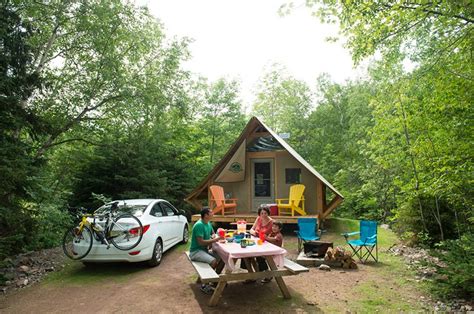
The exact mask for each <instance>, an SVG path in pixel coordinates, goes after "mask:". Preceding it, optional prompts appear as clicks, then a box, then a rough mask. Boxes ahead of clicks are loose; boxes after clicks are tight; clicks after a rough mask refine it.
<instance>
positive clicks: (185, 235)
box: [181, 225, 189, 244]
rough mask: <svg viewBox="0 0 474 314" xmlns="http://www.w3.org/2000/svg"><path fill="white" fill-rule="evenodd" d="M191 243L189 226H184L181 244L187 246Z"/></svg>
mask: <svg viewBox="0 0 474 314" xmlns="http://www.w3.org/2000/svg"><path fill="white" fill-rule="evenodd" d="M188 241H189V230H188V225H185V226H184V230H183V241H181V243H183V244H186V243H188Z"/></svg>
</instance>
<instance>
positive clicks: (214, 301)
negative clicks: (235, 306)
mask: <svg viewBox="0 0 474 314" xmlns="http://www.w3.org/2000/svg"><path fill="white" fill-rule="evenodd" d="M225 285H226V282H225V281H219V282H218V283H217V287H216V290H214V293H213V294H212V297H211V300H210V301H209V306H216V305H217V302H219V298H220V297H221V295H222V291H224V288H225Z"/></svg>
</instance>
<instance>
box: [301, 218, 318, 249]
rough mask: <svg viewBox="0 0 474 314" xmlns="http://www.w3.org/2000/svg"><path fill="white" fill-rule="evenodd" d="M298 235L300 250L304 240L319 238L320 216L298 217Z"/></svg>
mask: <svg viewBox="0 0 474 314" xmlns="http://www.w3.org/2000/svg"><path fill="white" fill-rule="evenodd" d="M295 232H296V235H297V236H298V252H301V248H302V246H303V243H304V242H307V241H316V240H319V235H318V218H298V230H297V231H295Z"/></svg>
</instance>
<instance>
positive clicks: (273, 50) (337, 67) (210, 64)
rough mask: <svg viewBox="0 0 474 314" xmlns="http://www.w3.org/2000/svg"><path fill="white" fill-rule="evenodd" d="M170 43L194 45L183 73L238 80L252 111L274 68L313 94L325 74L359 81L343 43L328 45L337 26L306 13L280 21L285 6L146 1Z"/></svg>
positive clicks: (274, 0)
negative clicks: (183, 40)
mask: <svg viewBox="0 0 474 314" xmlns="http://www.w3.org/2000/svg"><path fill="white" fill-rule="evenodd" d="M139 2H140V3H141V4H145V5H147V6H148V8H149V9H150V12H151V13H152V14H153V15H154V16H156V17H157V18H158V19H159V20H160V21H161V22H162V23H163V24H164V27H165V33H166V35H167V36H168V37H171V38H172V37H173V36H176V37H178V38H180V37H189V38H191V39H193V42H192V43H191V44H190V46H189V49H190V52H191V55H192V57H191V59H190V60H189V61H187V62H186V63H185V64H184V65H183V67H184V68H185V69H187V70H190V71H192V72H194V73H196V74H198V75H202V76H204V77H207V78H208V79H209V80H210V81H215V80H217V79H219V78H226V79H237V80H239V81H240V83H241V96H242V100H243V102H244V105H245V106H246V107H248V106H249V105H250V104H251V103H252V101H253V95H254V93H255V91H256V88H257V83H258V81H259V79H260V78H261V77H262V76H263V74H264V73H265V70H267V71H268V69H269V68H270V67H271V65H272V64H274V63H278V64H280V65H283V66H284V67H286V69H287V72H288V74H290V75H291V76H293V77H294V78H296V79H299V80H304V81H305V82H306V83H307V84H308V85H309V86H310V87H311V88H312V89H314V88H315V87H316V79H317V77H318V76H319V75H320V74H322V73H328V74H329V75H330V76H331V78H332V80H333V81H336V82H338V83H342V82H344V81H345V80H346V79H349V78H355V77H356V76H358V75H359V76H360V75H361V74H360V70H355V69H354V68H353V63H352V60H351V57H350V54H349V51H348V50H347V49H345V48H343V44H342V43H341V42H336V43H329V42H327V41H326V40H325V39H326V38H327V37H328V36H336V35H337V26H335V25H327V24H321V23H320V22H319V20H318V18H316V17H313V16H311V13H310V10H309V9H307V8H305V7H300V8H296V9H294V10H293V12H292V13H290V15H286V16H283V17H282V16H280V15H279V14H278V9H279V7H280V6H281V5H282V4H284V3H285V0H199V1H197V0H194V1H192V0H142V1H139Z"/></svg>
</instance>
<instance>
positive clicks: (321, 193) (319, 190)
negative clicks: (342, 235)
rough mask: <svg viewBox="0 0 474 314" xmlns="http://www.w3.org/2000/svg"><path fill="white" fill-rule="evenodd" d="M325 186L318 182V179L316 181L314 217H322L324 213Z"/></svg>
mask: <svg viewBox="0 0 474 314" xmlns="http://www.w3.org/2000/svg"><path fill="white" fill-rule="evenodd" d="M325 192H326V191H325V185H324V183H323V182H322V181H321V180H319V179H316V215H318V216H319V217H322V215H323V213H324V208H325V205H326V203H325V201H324V200H325V198H326V197H325V194H326V193H325Z"/></svg>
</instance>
